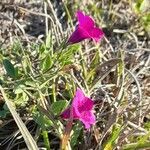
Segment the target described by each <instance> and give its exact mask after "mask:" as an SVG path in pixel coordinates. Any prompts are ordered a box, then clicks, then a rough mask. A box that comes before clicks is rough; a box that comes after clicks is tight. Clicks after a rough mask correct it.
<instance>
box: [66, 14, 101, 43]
mask: <svg viewBox="0 0 150 150" xmlns="http://www.w3.org/2000/svg"><path fill="white" fill-rule="evenodd" d="M76 16H77V18H78V22H79V25H78V26H77V28H76V30H75V31H74V32H73V33H72V35H71V36H70V38H69V40H68V43H69V44H74V43H78V42H81V41H82V40H84V39H93V40H94V41H96V42H98V41H99V40H100V39H101V38H102V37H103V36H104V33H103V31H102V29H100V28H97V27H95V23H94V20H93V19H92V18H91V17H90V16H87V15H84V14H83V13H82V12H81V11H78V12H77V13H76Z"/></svg>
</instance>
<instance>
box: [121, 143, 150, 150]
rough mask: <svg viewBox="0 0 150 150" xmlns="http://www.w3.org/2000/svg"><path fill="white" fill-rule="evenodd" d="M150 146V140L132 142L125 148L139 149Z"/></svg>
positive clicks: (130, 149) (127, 149) (126, 149)
mask: <svg viewBox="0 0 150 150" xmlns="http://www.w3.org/2000/svg"><path fill="white" fill-rule="evenodd" d="M141 148H142V149H146V148H150V142H145V143H131V144H127V145H125V146H123V150H138V149H141Z"/></svg>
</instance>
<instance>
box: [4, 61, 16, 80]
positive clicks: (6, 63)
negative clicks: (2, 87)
mask: <svg viewBox="0 0 150 150" xmlns="http://www.w3.org/2000/svg"><path fill="white" fill-rule="evenodd" d="M3 64H4V68H5V70H6V72H7V74H8V76H10V77H12V78H16V77H17V75H18V71H17V70H18V69H15V67H14V65H13V64H12V63H11V62H10V61H9V60H8V59H4V60H3Z"/></svg>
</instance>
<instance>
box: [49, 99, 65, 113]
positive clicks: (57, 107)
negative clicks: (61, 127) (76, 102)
mask: <svg viewBox="0 0 150 150" xmlns="http://www.w3.org/2000/svg"><path fill="white" fill-rule="evenodd" d="M67 105H68V101H66V100H60V101H57V102H54V103H53V104H52V105H51V109H52V112H53V113H54V114H55V115H59V114H60V113H61V112H62V111H63V110H64V108H66V106H67Z"/></svg>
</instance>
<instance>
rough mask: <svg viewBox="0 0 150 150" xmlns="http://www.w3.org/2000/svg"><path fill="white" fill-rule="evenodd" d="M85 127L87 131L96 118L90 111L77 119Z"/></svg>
mask: <svg viewBox="0 0 150 150" xmlns="http://www.w3.org/2000/svg"><path fill="white" fill-rule="evenodd" d="M79 120H81V121H82V122H83V124H84V125H85V128H86V129H88V128H90V126H91V125H92V124H95V122H96V118H95V115H94V114H93V112H91V111H85V112H83V113H82V114H81V117H80V118H79Z"/></svg>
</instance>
